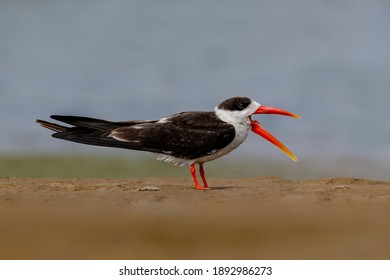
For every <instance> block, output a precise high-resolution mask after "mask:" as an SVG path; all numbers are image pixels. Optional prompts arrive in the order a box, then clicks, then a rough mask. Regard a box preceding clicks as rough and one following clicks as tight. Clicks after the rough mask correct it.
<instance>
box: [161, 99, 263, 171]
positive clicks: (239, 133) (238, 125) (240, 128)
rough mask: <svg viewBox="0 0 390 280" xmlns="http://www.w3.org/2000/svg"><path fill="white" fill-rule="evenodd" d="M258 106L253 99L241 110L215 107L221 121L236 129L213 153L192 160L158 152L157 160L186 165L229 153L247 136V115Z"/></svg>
mask: <svg viewBox="0 0 390 280" xmlns="http://www.w3.org/2000/svg"><path fill="white" fill-rule="evenodd" d="M259 107H260V104H259V103H257V102H256V101H253V100H252V103H251V104H250V105H249V106H248V107H247V108H245V109H244V110H242V111H228V110H223V109H219V108H218V106H217V107H215V109H214V112H215V114H216V115H217V116H218V117H219V118H220V119H221V120H222V121H224V122H226V123H229V124H231V125H233V126H234V129H235V131H236V135H235V137H234V139H233V141H232V142H231V143H230V144H229V145H227V146H226V147H225V148H223V149H221V150H219V151H216V152H215V153H212V154H210V155H207V156H203V157H200V158H197V159H192V160H188V159H182V158H177V157H174V156H171V155H166V154H158V156H157V160H161V161H165V162H169V163H173V164H175V165H180V166H187V165H191V164H193V163H204V162H207V161H211V160H214V159H217V158H220V157H222V156H224V155H226V154H228V153H230V152H231V151H233V150H234V149H236V148H237V147H238V146H240V145H241V144H242V142H244V140H245V139H246V137H247V136H248V133H249V131H250V129H251V123H250V120H249V116H251V115H252V114H253V113H254V112H255V111H256V110H257V109H258V108H259Z"/></svg>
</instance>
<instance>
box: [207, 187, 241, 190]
mask: <svg viewBox="0 0 390 280" xmlns="http://www.w3.org/2000/svg"><path fill="white" fill-rule="evenodd" d="M240 188H242V187H238V186H217V187H210V190H212V191H223V190H228V189H240Z"/></svg>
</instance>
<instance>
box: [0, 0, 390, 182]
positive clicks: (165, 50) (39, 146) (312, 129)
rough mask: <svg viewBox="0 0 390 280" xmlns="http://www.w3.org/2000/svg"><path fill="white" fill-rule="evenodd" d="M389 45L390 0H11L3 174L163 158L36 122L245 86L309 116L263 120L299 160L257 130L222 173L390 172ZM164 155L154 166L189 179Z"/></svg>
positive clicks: (176, 106)
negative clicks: (87, 140) (57, 135)
mask: <svg viewBox="0 0 390 280" xmlns="http://www.w3.org/2000/svg"><path fill="white" fill-rule="evenodd" d="M389 50H390V2H389V1H383V0H355V1H351V0H337V1H336V0H322V1H318V0H317V1H311V0H297V1H288V0H277V1H249V0H248V1H247V0H243V1H232V0H214V1H202V0H200V1H179V0H177V1H173V0H172V1H159V0H150V1H141V0H139V1H121V0H112V1H103V0H94V1H76V0H68V1H59V0H51V1H43V0H35V1H27V0H17V1H6V0H3V1H0V128H1V134H0V158H1V160H0V164H1V167H0V175H1V176H18V175H20V176H22V175H25V176H35V175H37V174H38V175H41V176H46V175H47V174H49V175H53V174H54V175H55V176H57V175H58V176H61V175H62V174H61V173H56V172H54V173H53V172H52V173H42V172H41V173H39V172H38V173H33V172H31V174H30V172H29V171H28V170H32V169H38V170H42V169H44V170H47V169H48V168H49V167H50V169H51V170H52V169H55V168H56V166H60V167H59V168H63V169H67V168H69V167H70V166H74V164H75V162H79V161H80V158H79V157H80V155H82V156H92V155H93V156H95V157H96V156H98V158H100V157H101V159H103V158H104V157H105V156H109V157H114V158H121V159H120V161H116V163H117V165H118V168H120V167H119V165H120V164H118V163H122V161H123V160H124V159H126V162H127V163H128V165H127V167H129V162H131V161H132V160H133V161H136V160H138V159H141V160H142V162H144V161H143V160H144V159H147V161H145V162H147V163H145V167H144V168H141V169H137V170H148V166H147V165H148V164H151V165H153V166H155V164H156V163H154V162H153V159H152V158H151V157H150V156H149V157H148V156H145V155H143V154H142V153H139V152H133V151H125V150H115V149H108V148H107V149H103V148H96V147H88V146H84V145H77V144H74V143H67V142H64V141H59V140H56V139H53V138H51V137H49V135H50V134H49V132H48V131H45V130H44V129H42V128H40V127H38V126H37V125H36V124H35V123H34V121H35V119H36V118H43V119H47V118H48V117H49V116H50V115H51V114H75V115H85V116H91V117H99V118H105V119H110V120H128V119H155V118H161V117H164V116H166V115H169V114H172V113H176V112H181V111H187V110H212V109H213V108H214V106H215V105H217V104H218V103H219V102H220V101H222V100H224V99H226V98H229V97H232V96H237V95H240V96H249V97H252V98H253V99H255V100H257V101H259V102H260V103H262V104H264V105H272V106H276V107H280V108H283V109H286V110H289V111H292V112H294V113H296V114H299V115H301V116H302V117H303V118H302V120H295V119H291V118H286V117H280V116H262V117H259V118H257V117H256V118H257V119H259V120H261V121H262V123H263V125H264V126H265V127H266V128H267V129H268V130H269V131H270V132H272V133H273V134H274V135H275V136H277V137H278V138H279V139H280V140H282V142H284V143H285V144H286V146H288V147H289V148H290V149H291V150H292V151H293V152H294V153H295V154H296V155H297V156H298V158H299V161H298V162H297V163H294V162H292V161H290V160H289V159H288V158H287V157H286V156H285V155H284V154H282V153H281V152H280V151H279V150H277V149H276V148H274V147H273V146H271V144H269V143H266V142H265V141H263V140H260V139H258V137H257V136H256V135H250V136H249V137H248V139H247V141H246V142H245V143H244V144H243V145H242V146H241V147H240V148H239V149H238V150H237V151H235V152H233V153H232V154H231V155H230V156H228V157H226V158H224V159H221V160H220V161H216V162H215V164H214V163H213V164H210V167H211V166H214V167H211V172H215V173H213V174H215V176H224V174H226V172H223V171H220V170H219V169H218V167H219V166H222V165H224V166H226V165H229V166H231V168H230V169H228V170H230V171H232V172H228V174H229V175H232V174H233V175H243V176H256V175H278V176H287V177H291V178H297V177H299V178H310V177H316V176H342V177H367V178H376V179H390V172H389V171H390V170H389V166H390V122H389V117H390V111H389V105H390V93H389V88H390V54H389ZM53 155H59V156H63V155H66V156H67V157H68V159H67V160H68V161H67V163H65V165H58V161H56V160H54V161H53V160H51V161H50V159H48V158H47V157H50V156H53ZM42 162H46V165H43V167H40V165H39V164H41V163H42ZM93 162H95V164H96V160H95V159H94V160H93ZM152 162H153V163H152ZM218 162H220V163H218ZM79 163H80V162H79ZM133 163H134V162H132V163H131V164H133ZM67 164H68V165H67ZM131 164H130V165H131ZM157 164H158V166H164V167H161V168H164V169H162V170H163V171H161V172H160V173H158V172H157V173H153V171H150V170H149V171H150V174H149V175H156V176H158V175H160V174H161V175H164V174H165V175H166V174H167V173H165V172H166V170H168V169H166V168H170V169H169V170H172V172H173V173H172V174H181V173H180V172H183V173H182V174H185V175H186V176H187V175H188V174H187V173H188V171H187V170H185V171H177V170H178V169H177V168H174V167H170V166H169V167H165V165H166V164H163V163H157ZM218 164H221V165H218ZM81 165H83V163H82V162H81V163H80V166H81ZM67 166H68V167H67ZM83 166H84V168H88V165H87V166H85V165H83ZM110 166H112V165H111V163H110ZM114 166H116V165H115V164H114ZM125 166H126V165H125ZM270 166H271V167H272V168H271V169H270ZM238 167H239V168H238ZM105 168H106V167H103V168H102V170H103V169H105ZM156 168H160V167H156ZM212 168H215V169H212ZM267 168H268V169H267ZM57 169H58V168H57ZM76 169H77V170H80V169H79V167H76ZM125 169H126V168H125ZM129 169H130V168H129ZM89 170H91V168H90V169H89ZM92 170H93V171H94V172H95V173H94V174H95V175H96V174H97V175H101V174H103V173H100V171H99V170H100V169H98V168H97V169H93V168H92ZM213 170H214V171H213ZM217 170H218V172H217ZM221 170H223V169H221ZM225 170H226V169H225ZM26 172H27V173H26ZM75 172H76V171H75ZM90 172H91V171H90ZM123 172H124V173H123V174H130V173H126V171H125V170H123ZM75 174H76V173H72V172H70V174H67V175H68V176H75ZM94 174H93V173H91V174H90V173H88V175H87V176H93V175H94ZM114 174H116V173H114ZM169 174H170V173H169ZM136 175H137V173H136V174H135V175H134V176H136ZM233 175H232V176H233Z"/></svg>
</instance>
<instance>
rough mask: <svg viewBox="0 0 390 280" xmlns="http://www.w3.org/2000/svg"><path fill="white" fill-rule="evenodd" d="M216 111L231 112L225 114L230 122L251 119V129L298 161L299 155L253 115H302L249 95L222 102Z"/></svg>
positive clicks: (295, 116) (225, 119) (296, 116)
mask: <svg viewBox="0 0 390 280" xmlns="http://www.w3.org/2000/svg"><path fill="white" fill-rule="evenodd" d="M215 111H216V112H218V111H219V112H229V113H228V114H224V121H228V122H229V123H238V122H245V121H248V119H249V122H250V125H251V130H252V131H253V132H254V133H256V134H257V135H259V136H261V137H263V138H264V139H266V140H268V141H269V142H271V143H272V144H274V145H275V146H276V147H278V148H279V149H281V150H282V151H283V152H285V153H286V154H287V155H288V156H289V157H290V158H291V159H292V160H294V161H297V157H296V156H295V155H294V154H293V153H292V152H291V151H290V150H289V149H288V148H287V147H286V146H285V145H283V143H282V142H280V141H279V140H278V139H276V138H275V137H274V136H273V135H272V134H271V133H269V132H268V131H267V130H265V129H264V128H263V127H262V126H261V124H260V122H259V121H257V120H252V116H253V115H257V114H275V115H284V116H289V117H293V118H296V119H300V118H301V117H300V116H298V115H295V114H293V113H290V112H288V111H285V110H282V109H279V108H275V107H271V106H263V105H260V104H259V103H257V102H256V101H254V100H253V99H251V98H249V97H233V98H229V99H227V100H225V101H223V102H222V103H220V104H219V105H218V106H217V107H216V108H215Z"/></svg>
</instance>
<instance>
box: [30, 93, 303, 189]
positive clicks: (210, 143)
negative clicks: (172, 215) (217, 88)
mask: <svg viewBox="0 0 390 280" xmlns="http://www.w3.org/2000/svg"><path fill="white" fill-rule="evenodd" d="M254 114H278V115H286V116H290V117H293V118H300V117H299V116H297V115H295V114H293V113H290V112H288V111H285V110H282V109H278V108H274V107H270V106H262V105H260V104H259V103H257V102H256V101H254V100H252V99H251V98H248V97H233V98H230V99H227V100H225V101H223V102H221V103H220V104H219V105H217V106H216V107H215V109H214V111H213V112H202V111H190V112H182V113H178V114H175V115H171V116H168V117H165V118H162V119H160V120H133V121H123V122H112V121H106V120H100V119H94V118H87V117H78V116H59V115H53V116H51V118H52V119H54V120H57V121H61V122H63V123H67V124H69V125H71V126H70V127H69V126H63V125H59V124H55V123H50V122H47V121H43V120H37V123H38V124H40V125H41V126H43V127H45V128H48V129H50V130H53V131H55V133H54V134H53V135H52V136H53V137H55V138H60V139H64V140H68V141H73V142H78V143H83V144H88V145H96V146H106V147H115V148H124V149H131V150H140V151H147V152H152V153H156V154H157V155H158V156H157V160H161V161H165V162H170V163H173V164H175V165H180V166H190V171H191V174H192V177H193V180H194V183H195V189H198V190H206V189H208V188H209V187H208V185H207V182H206V178H205V175H204V169H203V164H204V163H205V162H208V161H211V160H214V159H217V158H219V157H222V156H224V155H226V154H228V153H230V152H231V151H233V150H234V149H236V148H237V147H238V146H239V145H240V144H241V143H242V142H244V140H245V138H246V137H247V136H248V133H249V131H250V130H252V131H253V132H254V133H256V134H258V135H259V136H261V137H263V138H265V139H266V140H268V141H270V142H271V143H273V144H274V145H276V146H277V147H278V148H280V149H281V150H282V151H284V152H285V153H286V154H287V155H288V156H289V157H290V158H291V159H293V160H294V161H296V160H297V158H296V157H295V155H294V154H293V153H292V152H291V151H290V150H289V149H287V148H286V147H285V146H284V145H283V144H282V143H281V142H280V141H279V140H277V139H276V138H275V137H274V136H272V135H271V134H270V133H269V132H267V131H266V130H265V129H264V128H263V127H262V126H261V125H260V123H259V122H258V121H256V120H252V118H251V117H252V115H254ZM195 164H198V165H199V173H200V176H201V178H202V181H203V186H201V185H200V184H199V182H198V180H197V176H196V170H195Z"/></svg>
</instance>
